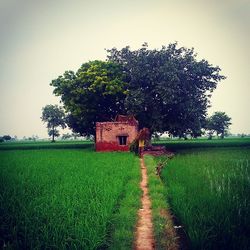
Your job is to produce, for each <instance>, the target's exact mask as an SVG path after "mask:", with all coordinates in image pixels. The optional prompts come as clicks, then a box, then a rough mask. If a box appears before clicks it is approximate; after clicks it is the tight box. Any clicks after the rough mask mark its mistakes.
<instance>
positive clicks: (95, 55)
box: [0, 0, 250, 138]
mask: <svg viewBox="0 0 250 250" xmlns="http://www.w3.org/2000/svg"><path fill="white" fill-rule="evenodd" d="M0 34H1V40H0V44H1V46H0V71H1V72H0V94H1V97H0V101H1V105H0V117H1V120H0V121H1V123H0V135H4V134H9V135H11V136H14V135H17V136H18V137H19V138H22V137H23V136H31V135H38V136H39V137H47V129H46V125H45V124H43V123H42V121H41V119H40V117H41V109H42V107H44V106H45V105H46V104H58V103H59V98H56V97H54V96H53V94H52V91H53V88H52V87H50V86H49V84H50V82H51V80H53V79H55V78H57V77H58V76H59V75H61V74H63V73H64V71H65V70H73V71H76V70H77V69H78V68H79V67H80V66H81V64H82V63H84V62H87V61H89V60H95V59H99V60H105V59H106V52H105V50H104V49H105V48H112V47H117V48H118V49H121V48H123V47H124V46H126V45H130V46H131V48H132V49H137V48H139V47H140V46H141V45H142V44H143V43H144V42H147V43H148V44H149V48H152V49H153V48H161V46H162V45H168V44H169V43H172V42H175V41H178V43H179V46H184V47H187V48H191V47H194V49H195V52H196V53H198V58H199V59H202V58H204V59H206V60H208V61H209V63H211V64H213V65H215V66H216V65H218V66H220V68H221V69H222V74H224V75H225V76H227V79H226V80H224V81H222V82H220V83H219V85H218V87H217V89H216V90H215V92H214V93H213V95H212V99H211V100H212V108H210V109H209V114H212V113H213V112H214V111H225V112H226V113H227V114H228V115H229V116H230V117H231V118H232V123H233V125H232V126H231V129H230V131H231V132H232V133H250V111H249V109H250V98H249V95H250V67H249V65H250V46H249V45H250V0H209V1H207V0H204V1H203V0H165V1H163V0H123V1H122V0H99V1H98V0H89V1H86V0H81V1H80V0H79V1H74V0H71V1H66V0H54V1H51V0H43V1H40V0H37V1H36V0H0Z"/></svg>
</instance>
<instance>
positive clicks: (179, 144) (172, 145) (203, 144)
mask: <svg viewBox="0 0 250 250" xmlns="http://www.w3.org/2000/svg"><path fill="white" fill-rule="evenodd" d="M154 144H156V145H163V146H165V147H166V148H167V149H170V150H173V151H179V150H182V149H191V148H192V149H195V148H219V147H223V148H225V147H248V146H250V138H249V137H246V138H225V139H223V140H221V139H215V138H214V139H212V140H208V139H207V138H202V139H189V140H184V139H168V140H166V139H165V140H156V141H154Z"/></svg>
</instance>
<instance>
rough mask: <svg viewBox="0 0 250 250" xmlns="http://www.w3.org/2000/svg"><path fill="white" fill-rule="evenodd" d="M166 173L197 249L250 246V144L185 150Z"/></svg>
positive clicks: (173, 204) (180, 216)
mask: <svg viewBox="0 0 250 250" xmlns="http://www.w3.org/2000/svg"><path fill="white" fill-rule="evenodd" d="M162 178H163V182H164V183H165V186H166V189H167V193H168V194H167V197H168V201H169V203H170V206H171V209H172V212H173V213H174V215H175V216H176V217H177V218H178V220H179V222H180V223H181V225H183V226H184V230H185V231H186V233H187V235H188V237H189V240H190V245H191V249H250V203H249V202H250V147H240V148H239V147H238V148H207V149H192V150H186V151H185V152H184V151H183V152H182V153H181V154H177V155H176V156H175V157H174V158H173V159H172V160H170V161H169V162H168V164H167V165H166V167H165V168H164V169H163V172H162Z"/></svg>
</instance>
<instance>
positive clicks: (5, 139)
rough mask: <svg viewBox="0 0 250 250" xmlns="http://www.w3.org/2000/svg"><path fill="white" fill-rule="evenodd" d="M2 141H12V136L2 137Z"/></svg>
mask: <svg viewBox="0 0 250 250" xmlns="http://www.w3.org/2000/svg"><path fill="white" fill-rule="evenodd" d="M2 139H3V140H4V141H10V140H11V136H10V135H4V136H3V137H2Z"/></svg>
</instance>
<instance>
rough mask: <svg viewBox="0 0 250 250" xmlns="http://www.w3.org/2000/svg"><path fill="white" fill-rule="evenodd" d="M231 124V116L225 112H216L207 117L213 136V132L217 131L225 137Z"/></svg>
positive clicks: (208, 128)
mask: <svg viewBox="0 0 250 250" xmlns="http://www.w3.org/2000/svg"><path fill="white" fill-rule="evenodd" d="M231 124H232V123H231V118H230V117H229V116H228V115H227V114H226V113H225V112H215V113H214V114H213V115H212V116H211V117H209V118H208V119H207V130H208V131H209V132H208V133H209V137H210V138H212V135H213V133H214V132H216V133H217V135H220V137H221V139H223V138H224V136H225V133H226V132H227V129H228V127H229V126H230V125H231Z"/></svg>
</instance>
